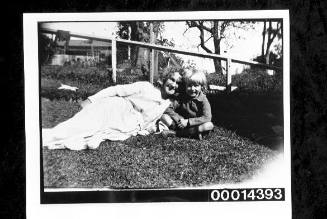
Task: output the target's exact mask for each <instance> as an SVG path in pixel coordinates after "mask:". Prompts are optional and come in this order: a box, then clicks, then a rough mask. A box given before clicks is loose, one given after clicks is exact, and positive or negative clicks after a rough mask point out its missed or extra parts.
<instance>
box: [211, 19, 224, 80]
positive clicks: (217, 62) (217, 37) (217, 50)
mask: <svg viewBox="0 0 327 219" xmlns="http://www.w3.org/2000/svg"><path fill="white" fill-rule="evenodd" d="M218 27H219V21H214V23H213V33H212V35H213V44H214V48H215V54H218V55H220V41H221V39H220V33H219V28H218ZM213 63H214V66H215V72H216V73H217V74H220V75H221V74H222V73H223V72H222V68H221V60H219V59H214V60H213Z"/></svg>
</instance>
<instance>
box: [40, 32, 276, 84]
mask: <svg viewBox="0 0 327 219" xmlns="http://www.w3.org/2000/svg"><path fill="white" fill-rule="evenodd" d="M40 31H41V32H42V33H48V34H57V31H58V30H54V29H50V28H41V29H40ZM69 35H70V36H71V37H77V38H82V39H88V40H97V41H103V42H111V47H112V56H111V57H112V80H113V81H114V82H116V69H117V67H116V64H117V55H116V52H117V49H116V45H117V44H125V45H134V46H139V47H144V48H148V49H150V50H151V64H150V66H151V70H150V82H151V83H153V78H154V75H156V74H157V73H158V72H157V68H156V67H155V66H154V63H158V60H156V59H157V58H158V57H157V56H155V51H156V50H160V51H167V52H172V53H178V54H184V55H191V56H198V57H202V58H211V59H219V60H223V61H226V77H227V84H226V89H227V90H230V87H231V63H232V62H234V63H239V64H245V65H251V66H259V67H262V68H265V69H271V70H281V69H282V68H281V67H276V66H272V65H267V64H263V63H259V62H255V61H249V60H242V59H238V58H233V57H230V56H226V55H218V54H213V53H200V52H191V51H187V50H182V49H176V48H172V47H167V46H160V45H156V44H153V43H145V42H137V41H132V40H124V39H116V38H110V37H106V36H93V35H88V34H81V33H75V32H69Z"/></svg>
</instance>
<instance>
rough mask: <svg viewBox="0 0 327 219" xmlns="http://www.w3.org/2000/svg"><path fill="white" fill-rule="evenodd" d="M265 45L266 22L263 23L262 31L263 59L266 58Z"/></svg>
mask: <svg viewBox="0 0 327 219" xmlns="http://www.w3.org/2000/svg"><path fill="white" fill-rule="evenodd" d="M265 44H266V21H264V22H263V30H262V46H261V56H262V58H263V57H264V56H265Z"/></svg>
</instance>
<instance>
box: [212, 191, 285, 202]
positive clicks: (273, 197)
mask: <svg viewBox="0 0 327 219" xmlns="http://www.w3.org/2000/svg"><path fill="white" fill-rule="evenodd" d="M210 199H211V201H284V200H285V189H284V188H256V189H215V190H212V191H211V193H210Z"/></svg>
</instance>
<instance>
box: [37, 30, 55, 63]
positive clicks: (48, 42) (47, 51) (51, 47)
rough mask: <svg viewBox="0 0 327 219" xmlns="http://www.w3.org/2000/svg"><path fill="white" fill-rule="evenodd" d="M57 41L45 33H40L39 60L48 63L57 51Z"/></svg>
mask: <svg viewBox="0 0 327 219" xmlns="http://www.w3.org/2000/svg"><path fill="white" fill-rule="evenodd" d="M55 47H56V44H55V42H54V41H53V40H52V39H51V38H49V37H47V36H46V35H44V34H39V62H40V64H41V65H42V64H45V63H47V62H48V61H49V60H50V59H51V57H52V56H53V55H54V53H55Z"/></svg>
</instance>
